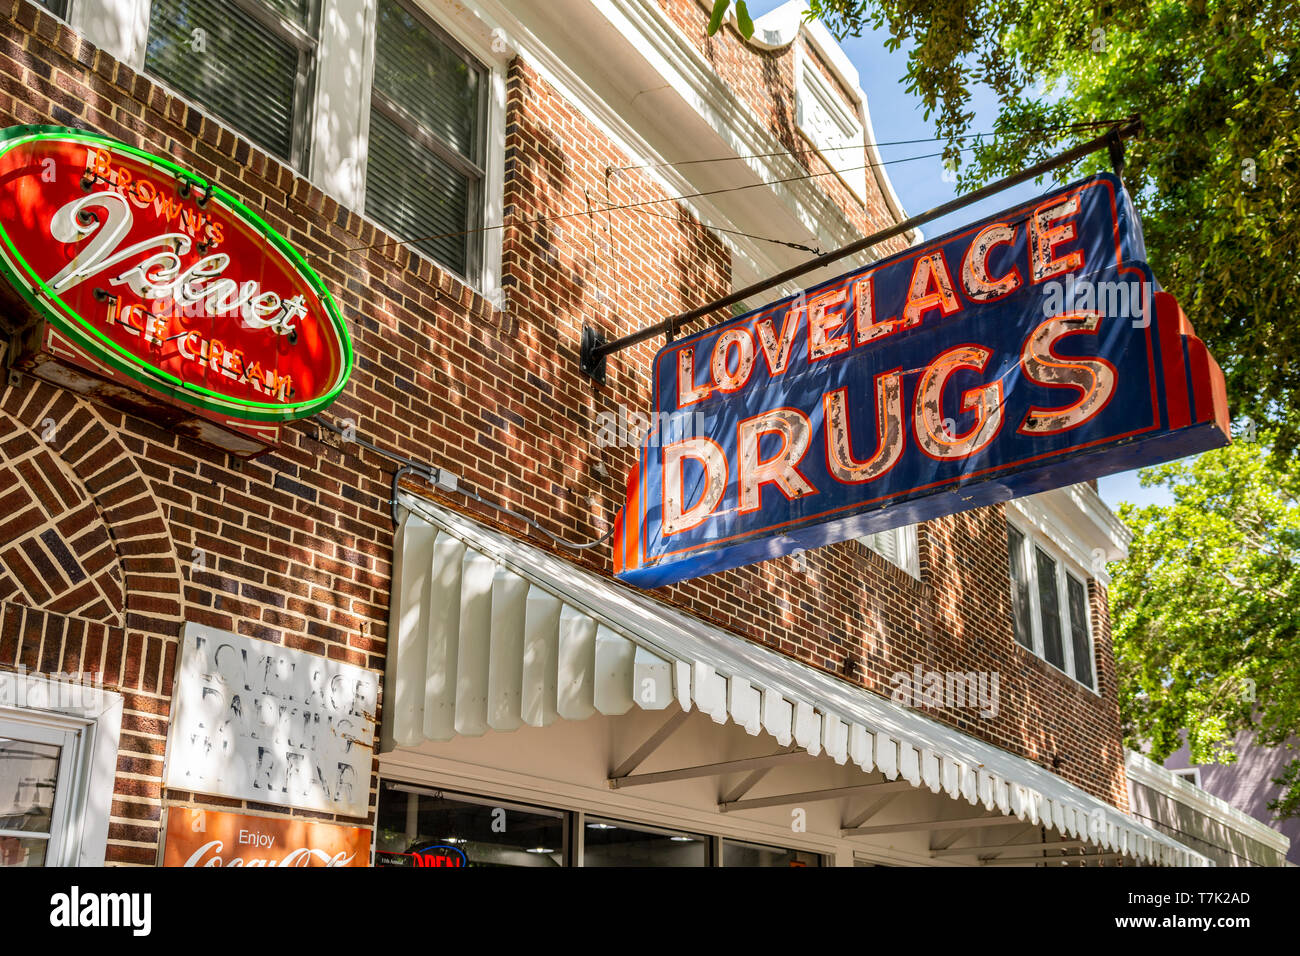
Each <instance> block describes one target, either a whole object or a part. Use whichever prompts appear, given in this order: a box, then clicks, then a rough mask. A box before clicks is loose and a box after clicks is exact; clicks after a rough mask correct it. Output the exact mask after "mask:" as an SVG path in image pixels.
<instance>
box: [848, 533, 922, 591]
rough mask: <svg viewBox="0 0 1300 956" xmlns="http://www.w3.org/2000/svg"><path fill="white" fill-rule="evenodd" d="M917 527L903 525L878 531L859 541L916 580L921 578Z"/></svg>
mask: <svg viewBox="0 0 1300 956" xmlns="http://www.w3.org/2000/svg"><path fill="white" fill-rule="evenodd" d="M916 527H917V526H916V525H914V524H909V525H903V527H901V528H890V529H889V530H888V531H877V532H876V533H875V534H869V535H867V536H866V537H865V538H859V539H858V540H859V541H861V542H862V543H863V544H865V545H866V546H867V547H868V548H870V549H871V550H872V551H874V552H876V554H878V555H880V556H881V557H882V558H884V559H885V560H886V561H888V562H889V563H890V564H892V565H894V566H895V567H898V568H902V569H903V570H904V571H906V572H907V573H908V574H910V575H911V576H912V577H914V578H918V579H919V578H920V577H921V555H920V551H919V549H918V547H917V538H916Z"/></svg>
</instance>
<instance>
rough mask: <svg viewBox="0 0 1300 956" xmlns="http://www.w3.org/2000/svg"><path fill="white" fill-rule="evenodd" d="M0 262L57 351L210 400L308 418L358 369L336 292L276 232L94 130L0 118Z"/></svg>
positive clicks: (235, 412)
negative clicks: (53, 336) (0, 122)
mask: <svg viewBox="0 0 1300 956" xmlns="http://www.w3.org/2000/svg"><path fill="white" fill-rule="evenodd" d="M0 269H3V271H4V272H5V274H6V277H7V278H8V280H9V282H10V283H11V284H12V285H13V286H14V287H15V289H17V291H18V292H19V293H20V294H21V295H22V297H23V298H24V299H25V300H26V301H27V302H28V303H30V305H32V306H33V307H34V308H35V309H36V310H37V312H38V314H39V315H40V316H41V317H43V318H44V319H45V320H46V321H47V322H48V323H49V324H50V326H51V327H52V328H53V329H54V330H57V332H58V333H61V335H62V336H63V338H64V339H66V341H65V342H63V343H62V345H63V347H64V348H65V350H66V349H67V348H68V347H69V346H71V348H72V349H73V350H74V351H76V350H84V351H85V352H86V353H88V355H89V356H90V357H91V358H93V359H94V360H96V361H98V362H100V363H103V364H104V365H106V366H108V369H111V370H112V372H111V373H109V372H108V370H105V371H106V373H107V375H112V374H113V373H116V376H117V377H118V378H120V377H121V376H122V375H125V376H127V377H129V379H131V380H133V381H134V382H136V383H139V384H142V385H145V386H147V387H148V388H150V389H153V390H155V391H158V392H161V393H163V394H165V395H167V396H169V397H171V398H172V399H175V400H178V401H180V402H183V403H186V404H188V405H190V406H193V407H196V408H200V409H203V410H205V411H206V412H208V413H213V412H215V413H219V414H220V415H224V416H229V417H230V418H232V419H234V420H236V421H250V422H281V421H288V420H291V419H295V418H301V417H303V416H306V415H311V414H313V413H315V412H317V411H320V410H321V409H322V408H324V407H325V406H327V405H328V404H329V403H330V402H331V401H333V400H334V398H335V397H336V396H337V395H338V394H339V392H340V390H341V389H342V388H343V386H344V384H345V382H346V381H347V378H348V374H349V372H350V371H351V366H352V346H351V342H350V341H349V339H348V334H347V329H346V328H345V326H344V323H343V318H342V316H341V315H340V313H339V310H338V306H337V305H336V304H335V302H334V300H333V298H331V296H330V294H329V292H328V291H327V290H326V288H325V286H324V285H323V284H322V282H321V280H320V278H319V277H318V276H317V275H316V273H315V272H314V271H313V270H312V268H311V267H310V266H309V265H308V264H307V262H306V260H304V259H303V257H302V256H301V255H300V254H299V253H298V252H297V251H296V250H295V249H294V248H293V247H292V246H290V244H289V243H288V242H287V241H286V240H285V239H284V238H283V237H282V236H280V235H279V233H277V232H276V231H275V230H274V229H273V228H271V226H269V225H268V224H267V223H266V222H264V221H263V220H262V219H261V218H260V217H259V216H258V215H257V214H256V213H254V212H253V211H252V210H250V209H249V208H248V207H247V206H245V205H244V204H243V203H241V202H240V201H239V200H237V199H236V198H235V197H234V196H232V195H231V194H230V193H228V192H227V191H226V190H224V189H222V188H221V187H220V186H217V185H215V184H214V183H212V182H211V181H209V180H208V179H206V178H204V177H202V176H199V175H198V174H197V173H194V172H192V171H190V170H188V169H186V168H185V167H183V166H181V165H179V164H177V163H175V162H173V161H171V160H169V159H164V158H162V157H159V156H154V155H151V154H149V153H146V152H144V151H142V150H139V149H136V148H134V147H132V146H127V145H125V144H123V143H118V142H115V141H113V140H110V139H107V138H105V137H103V136H99V135H97V134H94V133H89V132H84V131H80V130H69V129H61V128H56V127H46V126H24V127H14V128H10V129H7V130H4V131H3V132H0ZM84 364H85V363H84V361H83V362H82V365H83V366H84Z"/></svg>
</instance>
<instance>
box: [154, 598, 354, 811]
mask: <svg viewBox="0 0 1300 956" xmlns="http://www.w3.org/2000/svg"><path fill="white" fill-rule="evenodd" d="M378 695H379V675H378V674H377V673H375V672H373V671H368V670H365V669H364V668H361V667H357V666H355V665H352V664H345V663H343V662H341V661H333V660H328V659H326V658H324V657H317V656H316V655H314V654H307V653H304V652H302V651H295V650H291V649H290V648H286V647H281V646H279V645H278V644H269V643H267V642H266V641H260V640H255V639H253V638H248V637H241V636H239V635H238V634H231V633H230V632H229V631H219V630H217V629H215V628H211V627H206V626H204V625H201V624H192V623H191V624H186V625H185V626H184V627H183V628H182V630H181V663H180V669H179V671H178V673H177V675H176V681H175V691H174V694H173V707H174V712H173V718H172V723H171V729H170V731H169V735H168V754H167V769H166V771H165V778H166V779H165V781H164V782H165V784H166V786H168V787H173V788H176V789H178V790H192V791H196V792H199V793H210V794H217V795H219V796H225V797H233V798H235V799H238V800H254V801H257V802H258V803H268V804H275V805H277V806H282V807H299V808H302V809H307V810H323V811H327V812H333V813H339V814H343V815H344V816H350V817H362V816H365V815H366V813H367V811H368V808H369V802H370V766H371V757H372V749H373V747H374V742H375V708H376V704H377V701H378Z"/></svg>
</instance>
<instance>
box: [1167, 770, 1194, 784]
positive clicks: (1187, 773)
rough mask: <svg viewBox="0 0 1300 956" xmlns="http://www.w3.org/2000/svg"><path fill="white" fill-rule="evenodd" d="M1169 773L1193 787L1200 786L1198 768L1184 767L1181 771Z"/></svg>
mask: <svg viewBox="0 0 1300 956" xmlns="http://www.w3.org/2000/svg"><path fill="white" fill-rule="evenodd" d="M1169 772H1170V773H1172V774H1173V775H1174V776H1175V777H1182V778H1183V779H1184V780H1186V781H1187V782H1188V783H1190V784H1191V785H1192V786H1194V787H1199V786H1201V768H1200V767H1184V768H1183V769H1181V770H1171V771H1169Z"/></svg>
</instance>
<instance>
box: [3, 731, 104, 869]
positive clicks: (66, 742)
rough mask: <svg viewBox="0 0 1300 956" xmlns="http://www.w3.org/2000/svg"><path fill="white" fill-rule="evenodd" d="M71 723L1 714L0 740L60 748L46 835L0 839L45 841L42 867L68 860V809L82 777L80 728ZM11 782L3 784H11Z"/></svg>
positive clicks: (13, 833) (17, 833)
mask: <svg viewBox="0 0 1300 956" xmlns="http://www.w3.org/2000/svg"><path fill="white" fill-rule="evenodd" d="M70 723H71V722H63V721H54V720H49V719H42V718H39V717H34V716H33V715H30V714H22V713H20V714H17V715H7V714H0V738H8V739H11V740H20V741H23V742H24V743H35V744H47V745H51V746H55V747H58V748H59V758H58V770H57V771H56V772H57V777H56V779H55V783H54V799H53V801H52V803H51V806H50V829H49V833H48V834H46V833H41V832H39V831H34V830H4V829H0V836H5V837H18V838H19V839H24V840H40V839H41V838H42V837H44V838H45V862H44V864H43V865H44V866H64V865H66V863H65V861H66V859H67V854H66V852H65V848H66V846H67V844H68V842H69V837H70V832H69V831H71V830H72V828H73V827H72V823H73V821H72V819H71V817H72V813H71V806H72V804H73V803H74V800H73V797H74V794H75V792H76V790H77V789H78V784H79V779H78V778H79V777H80V776H81V769H82V768H81V764H82V761H81V759H80V758H81V735H82V730H83V729H84V728H83V727H81V726H71V725H70ZM12 783H13V781H12V780H9V781H6V784H12Z"/></svg>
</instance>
